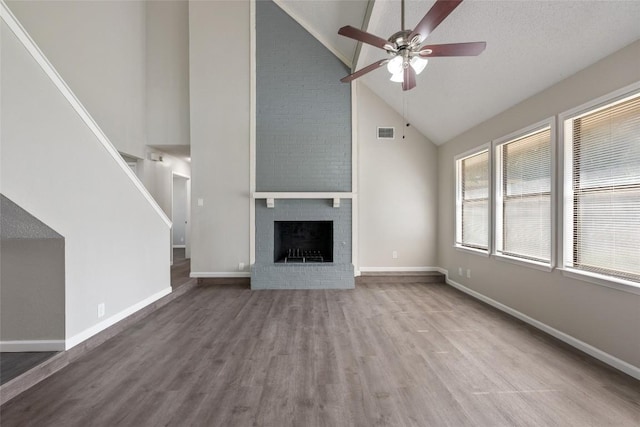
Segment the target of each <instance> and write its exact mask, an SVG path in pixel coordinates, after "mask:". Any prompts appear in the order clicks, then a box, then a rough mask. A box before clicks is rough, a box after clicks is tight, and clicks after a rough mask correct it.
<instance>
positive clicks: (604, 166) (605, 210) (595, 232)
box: [564, 93, 640, 283]
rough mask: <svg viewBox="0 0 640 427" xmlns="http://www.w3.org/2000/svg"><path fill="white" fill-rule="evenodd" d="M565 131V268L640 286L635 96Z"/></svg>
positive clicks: (639, 114) (639, 115)
mask: <svg viewBox="0 0 640 427" xmlns="http://www.w3.org/2000/svg"><path fill="white" fill-rule="evenodd" d="M564 126H565V170H564V173H565V195H564V200H565V206H564V208H565V215H564V217H565V220H564V228H565V236H564V264H565V267H567V268H569V269H574V270H579V271H582V272H588V273H592V274H593V273H595V274H596V275H604V276H609V277H615V278H618V279H622V280H625V281H632V282H636V283H638V282H640V94H639V93H636V94H634V95H632V96H630V97H629V96H628V97H626V98H624V99H621V100H619V101H616V102H614V103H611V104H609V105H606V106H604V107H600V108H596V109H592V110H590V111H586V112H583V113H582V114H579V115H575V116H573V117H570V118H569V119H568V120H565V121H564Z"/></svg>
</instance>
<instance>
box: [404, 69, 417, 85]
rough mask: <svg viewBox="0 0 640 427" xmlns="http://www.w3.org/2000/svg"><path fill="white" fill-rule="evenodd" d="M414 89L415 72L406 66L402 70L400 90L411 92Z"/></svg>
mask: <svg viewBox="0 0 640 427" xmlns="http://www.w3.org/2000/svg"><path fill="white" fill-rule="evenodd" d="M414 87H416V71H415V70H414V69H413V67H411V66H408V67H407V68H405V69H404V79H403V80H402V90H411V89H413V88H414Z"/></svg>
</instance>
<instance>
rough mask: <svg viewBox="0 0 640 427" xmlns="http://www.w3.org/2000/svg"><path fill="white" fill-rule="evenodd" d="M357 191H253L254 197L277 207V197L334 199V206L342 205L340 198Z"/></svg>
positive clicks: (345, 197) (347, 197)
mask: <svg viewBox="0 0 640 427" xmlns="http://www.w3.org/2000/svg"><path fill="white" fill-rule="evenodd" d="M354 197H355V193H351V192H313V191H309V192H293V191H280V192H255V193H253V198H254V199H265V200H266V201H267V207H268V208H273V207H275V200H276V199H330V200H331V199H332V200H333V207H334V208H339V207H340V199H353V198H354Z"/></svg>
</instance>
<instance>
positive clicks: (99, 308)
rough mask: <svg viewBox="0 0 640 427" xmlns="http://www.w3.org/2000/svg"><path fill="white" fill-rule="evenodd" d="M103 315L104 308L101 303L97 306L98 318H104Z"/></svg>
mask: <svg viewBox="0 0 640 427" xmlns="http://www.w3.org/2000/svg"><path fill="white" fill-rule="evenodd" d="M104 313H105V306H104V303H103V302H101V303H100V304H98V318H100V317H104Z"/></svg>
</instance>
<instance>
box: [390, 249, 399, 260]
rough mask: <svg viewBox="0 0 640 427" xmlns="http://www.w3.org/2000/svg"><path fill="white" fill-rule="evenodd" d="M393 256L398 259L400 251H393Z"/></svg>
mask: <svg viewBox="0 0 640 427" xmlns="http://www.w3.org/2000/svg"><path fill="white" fill-rule="evenodd" d="M391 258H393V259H398V251H393V252H391Z"/></svg>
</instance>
